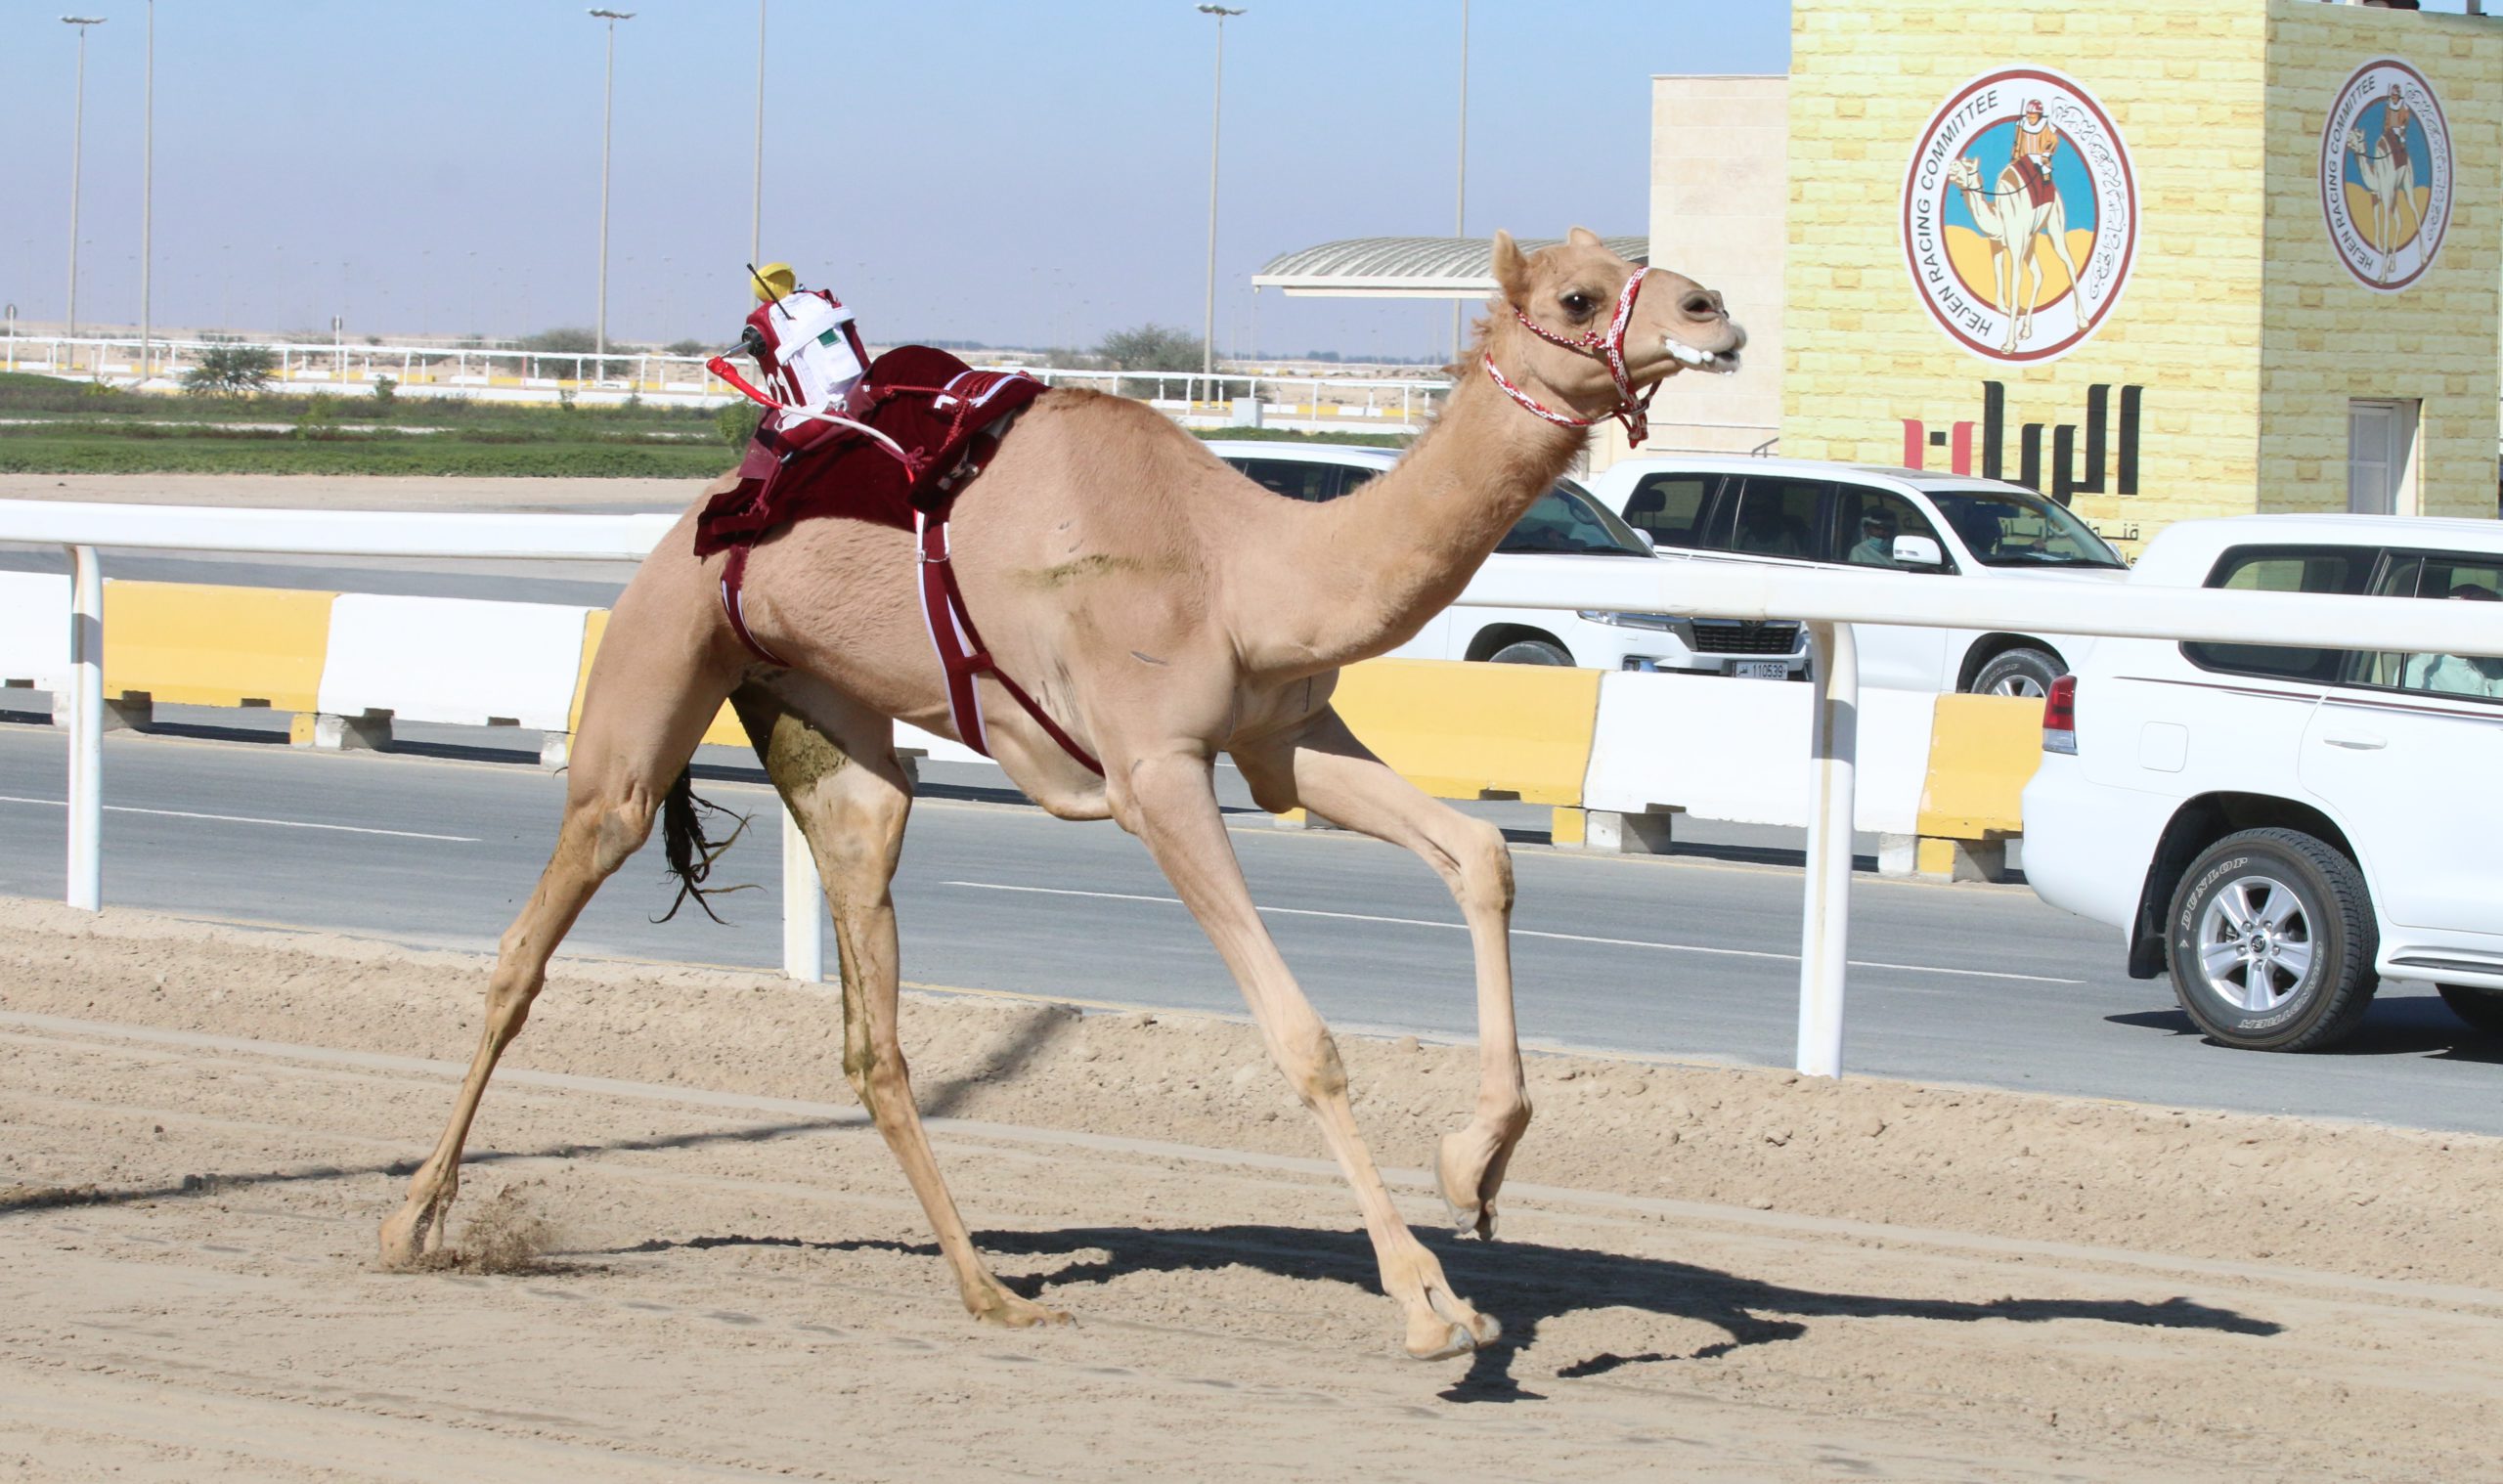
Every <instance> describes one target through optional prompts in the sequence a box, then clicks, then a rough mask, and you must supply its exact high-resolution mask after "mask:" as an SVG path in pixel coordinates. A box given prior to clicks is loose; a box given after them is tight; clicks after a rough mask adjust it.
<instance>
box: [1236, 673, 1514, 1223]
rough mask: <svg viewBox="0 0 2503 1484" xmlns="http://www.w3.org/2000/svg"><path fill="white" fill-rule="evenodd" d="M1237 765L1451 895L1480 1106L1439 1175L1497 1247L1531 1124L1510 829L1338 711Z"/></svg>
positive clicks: (1456, 1217)
mask: <svg viewBox="0 0 2503 1484" xmlns="http://www.w3.org/2000/svg"><path fill="white" fill-rule="evenodd" d="M1235 762H1236V764H1238V765H1240V766H1241V767H1242V768H1243V770H1244V775H1245V776H1246V777H1247V778H1248V779H1250V780H1251V781H1252V785H1253V788H1254V790H1255V791H1256V792H1258V793H1260V794H1261V795H1263V796H1264V798H1265V797H1266V796H1269V795H1272V794H1275V793H1276V792H1277V789H1276V786H1275V785H1276V784H1278V783H1281V782H1284V783H1290V784H1291V785H1292V789H1293V794H1292V798H1293V802H1294V803H1295V804H1298V805H1301V806H1303V807H1307V808H1311V809H1314V810H1317V811H1318V812H1319V813H1320V814H1321V815H1322V816H1323V817H1324V818H1327V819H1328V820H1330V821H1331V822H1332V823H1334V824H1338V825H1341V826H1343V827H1345V828H1347V829H1351V830H1355V831H1358V832H1359V833H1362V834H1366V835H1371V836H1372V837H1374V838H1375V839H1376V840H1383V841H1388V842H1389V843H1390V844H1392V845H1396V846H1400V847H1402V848H1404V849H1406V850H1409V851H1414V852H1416V854H1417V855H1418V856H1419V857H1420V858H1421V859H1423V860H1424V861H1425V862H1426V864H1427V865H1429V866H1431V867H1433V869H1434V874H1435V875H1437V876H1440V877H1441V878H1442V879H1443V885H1444V886H1445V887H1447V888H1449V889H1450V891H1451V895H1452V900H1453V901H1454V902H1455V903H1456V904H1457V905H1458V906H1459V907H1460V913H1461V916H1462V918H1463V919H1465V920H1466V921H1467V922H1468V924H1469V941H1470V947H1471V953H1472V954H1473V956H1474V958H1475V962H1476V971H1477V1106H1476V1109H1475V1111H1474V1112H1473V1113H1471V1116H1470V1120H1469V1122H1468V1124H1467V1125H1466V1126H1464V1127H1462V1128H1461V1129H1460V1130H1458V1131H1457V1132H1455V1133H1450V1134H1446V1135H1444V1136H1443V1139H1442V1142H1441V1144H1440V1145H1439V1146H1438V1147H1437V1149H1436V1151H1435V1157H1434V1176H1435V1180H1436V1183H1437V1184H1438V1185H1439V1186H1440V1188H1441V1191H1442V1198H1443V1203H1444V1204H1445V1205H1447V1206H1448V1207H1450V1209H1451V1214H1452V1222H1453V1225H1454V1226H1455V1227H1456V1228H1457V1229H1458V1230H1459V1231H1460V1232H1461V1233H1462V1234H1463V1235H1467V1234H1468V1233H1470V1232H1472V1231H1473V1232H1475V1233H1476V1234H1477V1235H1478V1236H1480V1237H1483V1238H1486V1239H1488V1240H1490V1241H1491V1240H1492V1239H1493V1238H1494V1236H1495V1196H1496V1193H1497V1192H1498V1191H1500V1190H1501V1189H1502V1188H1503V1184H1504V1171H1505V1168H1506V1167H1507V1166H1508V1165H1510V1164H1511V1163H1512V1158H1513V1151H1514V1149H1515V1147H1517V1146H1518V1145H1519V1143H1520V1140H1521V1135H1522V1134H1523V1133H1524V1132H1526V1131H1527V1130H1528V1128H1529V1119H1530V1103H1529V1092H1528V1088H1527V1085H1526V1083H1525V1081H1524V1079H1523V1077H1522V1075H1521V1046H1520V1030H1519V1027H1518V1026H1517V1024H1516V1023H1515V1020H1514V1015H1513V956H1512V915H1513V855H1512V851H1511V850H1510V848H1508V847H1507V846H1506V845H1505V844H1504V833H1503V831H1501V830H1499V829H1497V828H1496V827H1495V826H1493V825H1491V824H1488V823H1487V822H1486V821H1485V820H1482V819H1472V818H1471V817H1470V816H1469V815H1467V814H1464V813H1462V812H1461V811H1460V810H1458V809H1456V808H1453V807H1451V806H1450V805H1447V804H1444V803H1442V802H1441V801H1440V800H1437V799H1432V798H1428V797H1427V795H1426V793H1425V792H1424V791H1423V790H1422V789H1419V788H1418V787H1417V786H1416V785H1415V784H1413V783H1410V782H1409V781H1408V780H1407V779H1405V778H1402V777H1400V776H1399V775H1398V774H1397V773H1395V772H1393V771H1391V769H1390V768H1389V766H1388V765H1386V764H1383V761H1382V760H1381V759H1379V758H1377V757H1375V756H1374V755H1373V752H1372V750H1371V749H1369V748H1367V747H1366V746H1365V745H1364V743H1362V742H1361V741H1358V740H1357V739H1356V736H1355V734H1354V733H1352V732H1350V731H1349V730H1348V729H1347V723H1346V722H1345V721H1344V720H1342V719H1340V717H1339V714H1338V713H1337V712H1336V711H1330V710H1324V711H1322V712H1321V713H1319V714H1318V715H1316V716H1315V717H1314V718H1313V719H1312V720H1310V721H1309V722H1308V723H1306V725H1305V726H1304V728H1303V730H1302V732H1301V733H1300V735H1297V736H1295V738H1293V739H1292V740H1291V742H1289V743H1285V744H1281V745H1279V746H1277V747H1275V748H1261V749H1258V750H1255V751H1252V752H1250V753H1248V754H1247V753H1246V752H1240V751H1239V752H1237V753H1236V754H1235Z"/></svg>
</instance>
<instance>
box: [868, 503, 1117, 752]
mask: <svg viewBox="0 0 2503 1484" xmlns="http://www.w3.org/2000/svg"><path fill="white" fill-rule="evenodd" d="M951 503H953V502H952V501H949V502H941V503H939V504H938V506H937V507H936V508H935V509H934V508H919V509H916V510H915V511H914V512H913V524H914V526H915V538H916V541H917V544H918V545H919V546H920V555H921V561H920V566H921V617H922V621H923V622H924V623H925V624H926V625H928V626H929V630H930V643H931V645H932V647H933V648H936V649H937V650H938V651H939V663H940V666H941V668H943V669H944V670H945V671H946V673H947V712H948V715H950V716H952V717H953V718H955V721H956V736H957V739H958V740H960V741H962V742H963V743H964V744H965V745H966V746H967V747H970V748H972V749H973V750H974V751H975V752H978V753H980V754H982V755H983V756H984V757H986V758H988V757H989V756H990V739H989V737H988V734H987V733H986V731H985V730H984V727H983V718H982V695H981V692H980V691H979V690H978V689H977V688H976V686H975V685H974V678H975V677H977V676H986V675H987V676H988V677H991V678H992V679H994V680H996V681H998V682H999V688H1000V689H1002V690H1005V691H1007V692H1008V697H1009V699H1010V700H1013V701H1015V702H1016V703H1017V704H1018V705H1019V706H1022V707H1024V708H1025V710H1026V715H1028V716H1030V717H1032V718H1033V719H1034V724H1035V725H1037V726H1040V727H1041V728H1042V729H1043V731H1044V732H1045V733H1046V734H1047V735H1049V736H1050V738H1051V739H1052V740H1053V741H1054V742H1057V743H1059V744H1060V746H1061V750H1062V751H1063V752H1066V753H1068V754H1069V755H1070V756H1071V757H1073V758H1075V759H1076V760H1077V761H1078V762H1079V763H1080V764H1084V765H1085V767H1086V770H1087V771H1088V772H1091V773H1093V774H1094V775H1095V776H1097V777H1099V778H1100V777H1102V776H1104V765H1103V764H1100V763H1098V762H1096V761H1095V759H1094V757H1093V756H1092V755H1091V754H1089V753H1088V752H1087V751H1086V749H1085V748H1083V747H1080V746H1078V745H1077V739H1076V738H1075V737H1072V736H1071V735H1070V734H1069V733H1068V732H1067V731H1066V730H1064V729H1063V728H1062V726H1061V724H1060V723H1059V722H1058V721H1055V720H1052V718H1051V714H1050V713H1049V712H1046V711H1044V710H1043V708H1042V705H1041V703H1039V702H1037V701H1036V700H1035V699H1034V698H1033V697H1032V696H1031V695H1028V694H1027V693H1026V687H1024V686H1022V685H1020V684H1018V683H1017V682H1016V681H1015V680H1013V679H1011V678H1009V677H1008V675H1007V673H1006V672H1005V671H1002V670H1001V669H1000V668H999V665H998V662H997V661H995V660H993V659H992V658H991V657H990V651H989V650H988V649H987V648H985V647H984V645H983V641H982V633H981V632H980V631H979V630H977V629H975V628H974V621H973V615H972V614H970V613H968V612H966V611H965V594H964V591H963V589H960V588H958V587H957V586H956V569H955V568H954V566H953V565H951V564H950V563H949V561H948V559H947V506H948V504H951Z"/></svg>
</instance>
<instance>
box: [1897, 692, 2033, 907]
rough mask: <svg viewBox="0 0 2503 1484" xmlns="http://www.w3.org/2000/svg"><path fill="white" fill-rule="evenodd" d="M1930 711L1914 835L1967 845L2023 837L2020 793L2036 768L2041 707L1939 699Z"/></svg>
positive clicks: (2007, 699) (1995, 699)
mask: <svg viewBox="0 0 2503 1484" xmlns="http://www.w3.org/2000/svg"><path fill="white" fill-rule="evenodd" d="M1935 706H1936V720H1935V723H1934V726H1933V728H1932V736H1933V738H1934V740H1933V742H1932V744H1931V747H1930V752H1929V766H1928V768H1927V770H1926V772H1925V773H1924V774H1923V777H1922V784H1921V797H1920V816H1919V821H1918V829H1917V831H1916V833H1918V834H1920V835H1922V836H1924V837H1930V838H1936V839H1941V840H1972V841H1980V840H1986V839H1989V838H1991V837H1993V836H1995V835H2015V834H2021V833H2023V831H2024V829H2025V818H2024V813H2025V810H2024V797H2025V785H2026V784H2028V783H2030V782H2032V781H2033V779H2034V772H2035V769H2037V768H2039V767H2041V766H2042V702H2041V701H2029V700H2024V699H2021V698H2019V697H2015V696H1940V697H1938V698H1937V699H1936V702H1935ZM1927 869H1928V868H1927V867H1926V866H1924V867H1923V870H1924V871H1926V870H1927Z"/></svg>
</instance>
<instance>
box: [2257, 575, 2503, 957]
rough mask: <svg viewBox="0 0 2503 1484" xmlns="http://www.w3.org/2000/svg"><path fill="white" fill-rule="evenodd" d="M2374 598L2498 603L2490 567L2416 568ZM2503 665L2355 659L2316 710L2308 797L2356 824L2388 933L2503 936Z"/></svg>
mask: <svg viewBox="0 0 2503 1484" xmlns="http://www.w3.org/2000/svg"><path fill="white" fill-rule="evenodd" d="M2374 590H2375V591H2376V592H2378V593H2383V594H2386V595H2389V596H2393V597H2406V596H2415V597H2422V598H2430V599H2443V600H2451V599H2465V600H2470V601H2477V602H2496V601H2503V597H2498V594H2503V562H2498V561H2497V560H2496V559H2495V558H2493V557H2491V556H2475V557H2472V556H2465V555H2463V556H2460V557H2456V558H2453V557H2445V556H2438V555H2437V556H2427V557H2409V558H2406V559H2405V560H2402V561H2399V562H2396V563H2394V564H2393V566H2392V568H2391V570H2390V571H2389V572H2388V573H2387V574H2385V576H2384V577H2383V578H2382V579H2381V581H2380V582H2379V583H2377V584H2376V585H2375V589H2374ZM2498 766H2503V660H2489V659H2475V658H2467V657H2462V656H2458V655H2428V654H2415V655H2402V654H2359V655H2356V656H2353V657H2352V658H2351V659H2350V660H2349V670H2348V674H2347V683H2344V684H2341V685H2339V686H2337V687H2336V688H2334V689H2332V690H2331V691H2330V692H2329V693H2328V694H2327V695H2326V696H2324V697H2323V698H2322V700H2321V703H2320V706H2319V708H2318V709H2317V710H2316V711H2314V712H2313V714H2312V719H2311V724H2310V725H2309V726H2308V727H2307V728H2306V729H2305V735H2304V745H2303V761H2302V764H2301V767H2302V774H2303V782H2304V787H2305V788H2306V789H2309V790H2310V791H2311V792H2312V793H2313V794H2314V795H2316V796H2318V797H2319V799H2320V800H2321V802H2322V803H2324V804H2326V805H2328V806H2329V807H2330V810H2331V812H2332V813H2333V814H2335V815H2337V816H2338V817H2339V818H2342V819H2344V820H2346V821H2348V826H2349V830H2350V832H2351V835H2352V839H2353V844H2354V846H2355V848H2356V851H2357V852H2358V853H2359V854H2361V855H2362V856H2363V857H2364V867H2365V870H2366V872H2367V874H2368V875H2369V876H2370V877H2371V880H2372V886H2373V892H2374V897H2375V900H2376V901H2377V902H2378V903H2379V905H2380V907H2381V909H2382V912H2383V913H2384V914H2385V915H2386V916H2388V917H2389V918H2390V920H2391V921H2392V922H2393V923H2397V924H2401V925H2404V926H2406V927H2411V928H2422V929H2427V930H2432V931H2438V932H2450V933H2492V934H2503V851H2497V850H2495V848H2494V842H2495V840H2496V839H2497V837H2498V836H2503V795H2498V794H2497V793H2496V792H2495V790H2494V788H2493V787H2492V784H2491V781H2490V780H2492V778H2493V777H2494V776H2495V773H2496V770H2497V768H2498Z"/></svg>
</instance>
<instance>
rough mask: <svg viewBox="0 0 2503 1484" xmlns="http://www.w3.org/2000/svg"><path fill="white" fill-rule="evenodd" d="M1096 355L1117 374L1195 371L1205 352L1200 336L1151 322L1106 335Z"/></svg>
mask: <svg viewBox="0 0 2503 1484" xmlns="http://www.w3.org/2000/svg"><path fill="white" fill-rule="evenodd" d="M1095 353H1096V354H1097V355H1099V356H1102V357H1103V358H1104V359H1105V360H1106V361H1108V362H1110V363H1112V365H1113V366H1114V367H1115V368H1116V369H1118V370H1120V371H1198V370H1199V369H1200V362H1201V359H1202V356H1203V353H1204V352H1203V348H1202V342H1201V340H1200V337H1199V336H1197V335H1194V334H1192V333H1190V332H1189V331H1187V330H1181V329H1176V328H1174V327H1172V326H1170V325H1158V324H1156V323H1154V322H1152V321H1151V322H1150V323H1148V324H1145V325H1141V326H1138V327H1135V328H1132V329H1117V330H1115V331H1113V332H1112V333H1111V334H1109V335H1106V336H1105V337H1104V343H1103V344H1101V345H1099V346H1097V347H1096V348H1095Z"/></svg>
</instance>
